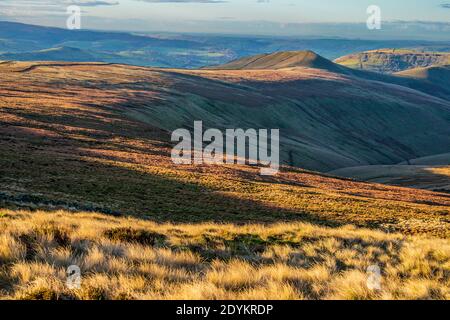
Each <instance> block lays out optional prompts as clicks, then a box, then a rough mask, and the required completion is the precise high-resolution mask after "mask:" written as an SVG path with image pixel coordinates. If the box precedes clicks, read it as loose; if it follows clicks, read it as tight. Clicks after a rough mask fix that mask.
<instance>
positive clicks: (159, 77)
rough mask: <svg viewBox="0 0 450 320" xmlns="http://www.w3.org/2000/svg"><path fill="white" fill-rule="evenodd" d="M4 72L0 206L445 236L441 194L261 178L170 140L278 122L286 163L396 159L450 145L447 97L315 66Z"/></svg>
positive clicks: (308, 176) (49, 66)
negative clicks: (199, 125) (183, 152)
mask: <svg viewBox="0 0 450 320" xmlns="http://www.w3.org/2000/svg"><path fill="white" fill-rule="evenodd" d="M0 71H1V72H0V77H1V81H0V93H1V95H0V147H1V148H2V154H1V157H0V184H1V192H0V206H3V207H8V208H13V209H15V208H47V209H50V210H54V209H55V208H62V209H69V210H81V211H86V210H87V211H97V212H102V213H107V214H113V215H130V214H131V215H136V216H140V217H147V218H150V219H153V220H157V221H178V222H179V221H184V222H193V221H196V222H205V221H213V222H224V221H228V222H258V223H261V222H279V221H285V222H289V221H306V222H309V223H313V224H319V225H327V226H339V225H343V224H349V223H350V224H354V225H357V226H364V227H371V228H382V229H383V230H395V231H401V232H404V233H405V234H415V233H426V234H432V235H436V236H440V237H446V236H447V233H448V231H449V230H450V229H449V228H448V221H447V220H446V215H445V214H443V213H444V212H447V213H446V214H448V207H449V206H450V200H449V198H448V197H447V196H445V195H443V194H439V193H433V192H428V191H420V190H412V189H403V188H395V187H388V186H382V185H373V184H368V183H358V182H353V181H348V180H342V179H335V178H329V177H326V176H323V175H321V174H317V173H311V172H307V171H303V170H300V169H295V168H292V167H285V168H283V172H282V173H280V174H279V175H277V176H274V177H261V176H260V175H259V170H258V168H255V167H249V166H232V165H231V166H230V165H228V166H225V165H223V166H174V165H173V163H172V162H171V160H170V150H171V146H172V145H173V144H172V143H170V142H169V132H168V131H169V130H171V129H174V128H179V127H190V126H192V122H193V120H198V119H201V120H204V123H205V127H216V128H225V127H230V126H231V127H243V128H248V127H253V128H261V127H263V128H271V127H274V128H280V129H281V135H282V137H283V140H282V145H281V146H282V151H283V155H284V156H285V160H286V162H287V163H289V162H292V163H293V164H295V165H298V166H300V165H304V166H305V167H308V166H309V167H317V168H319V167H321V168H336V167H340V166H344V165H346V164H347V163H360V162H367V163H370V162H375V163H376V162H377V161H379V162H382V161H396V160H397V159H400V160H402V159H404V158H411V157H409V154H416V153H417V154H424V155H425V154H431V153H436V152H434V151H435V150H441V149H447V148H448V145H449V142H450V141H449V140H448V139H449V137H450V134H449V132H448V130H449V128H450V126H449V125H448V121H450V120H449V119H450V116H449V115H448V113H449V111H448V109H449V108H448V104H447V103H446V102H444V101H442V100H439V99H433V98H432V97H430V96H426V95H423V94H420V93H418V92H415V91H412V90H409V89H408V90H405V89H402V88H398V87H395V86H390V85H383V84H380V83H377V82H374V83H372V82H367V83H366V82H358V81H356V80H355V79H351V78H348V77H342V76H340V75H337V74H331V73H328V72H325V71H323V70H317V69H297V70H290V71H289V70H280V71H267V70H253V71H239V72H236V71H223V72H217V71H206V70H202V71H186V70H163V69H148V68H138V67H130V66H122V65H106V64H93V63H89V64H83V63H12V62H9V63H3V64H0ZM68 74H69V75H70V78H68V77H67V75H68ZM205 88H207V89H205ZM374 92H375V93H376V92H382V94H380V95H376V96H373V93H374ZM80 93H82V94H80ZM369 93H370V94H369ZM404 114H409V117H404V116H403V115H404ZM369 120H370V121H369ZM399 122H400V123H401V125H398V123H399ZM431 127H432V128H433V131H432V132H433V133H430V128H431ZM430 141H431V142H432V143H430ZM397 162H398V161H397ZM193 199H195V201H193Z"/></svg>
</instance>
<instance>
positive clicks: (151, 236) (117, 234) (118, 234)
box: [104, 228, 166, 246]
mask: <svg viewBox="0 0 450 320" xmlns="http://www.w3.org/2000/svg"><path fill="white" fill-rule="evenodd" d="M104 235H105V237H106V238H108V239H110V240H114V241H121V242H129V243H139V244H142V245H149V246H154V245H156V244H160V243H162V242H164V241H165V240H166V236H165V235H163V234H159V233H156V232H150V231H147V230H142V229H132V228H116V229H111V230H106V231H105V232H104Z"/></svg>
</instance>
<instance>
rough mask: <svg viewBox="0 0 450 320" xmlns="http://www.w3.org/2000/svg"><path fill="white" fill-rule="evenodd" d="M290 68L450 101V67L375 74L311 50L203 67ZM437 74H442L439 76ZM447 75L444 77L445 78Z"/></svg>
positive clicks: (209, 68) (246, 58)
mask: <svg viewBox="0 0 450 320" xmlns="http://www.w3.org/2000/svg"><path fill="white" fill-rule="evenodd" d="M289 68H313V69H321V70H326V71H330V72H333V73H338V74H341V75H346V76H351V77H358V78H362V79H365V80H372V81H381V82H385V83H391V84H395V85H400V86H404V87H408V88H411V89H414V90H418V91H421V92H424V93H427V94H431V95H433V96H436V97H439V98H443V99H446V100H450V85H448V80H446V79H448V75H447V73H448V68H445V67H443V68H441V69H439V70H437V68H435V69H436V70H434V69H433V70H432V71H430V72H429V73H430V76H429V77H428V78H427V77H425V76H424V75H423V72H420V74H417V75H415V73H414V72H412V71H411V72H410V73H399V74H381V73H377V72H373V71H366V70H357V69H352V68H349V67H346V66H343V65H339V64H337V63H334V62H332V61H329V60H327V59H325V58H324V57H322V56H320V55H318V54H316V53H315V52H312V51H309V50H308V51H289V52H274V53H268V54H262V55H256V56H250V57H244V58H242V59H237V60H234V61H231V62H229V63H226V64H223V65H218V66H211V67H206V68H204V69H205V70H280V69H289ZM438 73H441V74H440V75H439V74H438ZM444 74H445V75H444Z"/></svg>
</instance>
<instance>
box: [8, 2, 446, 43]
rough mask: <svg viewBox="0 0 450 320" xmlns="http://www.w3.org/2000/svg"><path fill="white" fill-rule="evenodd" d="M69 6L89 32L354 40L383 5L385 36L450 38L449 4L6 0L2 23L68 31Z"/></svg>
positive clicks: (382, 15) (382, 32) (383, 32)
mask: <svg viewBox="0 0 450 320" xmlns="http://www.w3.org/2000/svg"><path fill="white" fill-rule="evenodd" d="M69 5H78V6H80V7H81V9H82V20H81V21H82V27H83V28H89V29H104V30H124V31H168V32H181V31H185V32H217V33H221V32H222V33H242V34H252V33H261V34H265V33H267V34H270V33H273V34H283V33H284V34H287V35H289V34H295V33H305V34H310V35H312V34H314V33H322V34H323V33H325V34H324V35H327V33H329V34H328V35H333V36H343V37H346V36H352V30H351V29H352V28H351V27H349V26H351V24H360V25H365V23H366V20H367V18H368V14H367V12H366V10H367V7H368V6H369V5H377V6H379V7H380V9H381V17H382V22H384V23H385V26H387V27H386V29H388V30H384V31H380V32H379V34H383V35H384V36H385V37H389V32H390V35H391V37H395V35H396V34H397V33H400V34H401V30H402V29H403V30H406V31H404V33H403V34H404V35H405V37H406V38H407V36H406V35H407V34H410V35H411V36H413V35H414V33H417V32H418V31H416V28H419V29H421V30H422V31H420V32H428V33H429V34H430V37H431V36H433V37H436V36H437V35H436V34H434V35H433V33H436V32H438V33H447V34H448V35H446V34H442V35H440V36H442V37H443V38H445V39H446V37H447V36H448V39H450V1H449V0H368V1H367V0H328V1H327V0H321V1H311V0H0V20H9V21H19V22H27V23H34V24H40V25H50V26H57V27H65V24H66V20H67V13H66V9H67V7H68V6H69ZM394 24H396V25H395V28H394V27H393V25H394ZM302 26H303V30H302V28H301V27H302ZM390 29H393V30H394V29H395V30H396V31H395V32H394V31H392V30H391V31H389V30H390ZM407 29H408V30H407ZM327 30H329V31H327ZM424 30H425V31H424ZM333 31H335V32H333ZM364 31H366V30H364ZM361 32H362V30H361ZM353 33H354V35H353V36H356V37H359V36H362V35H359V34H358V33H357V32H356V33H355V32H353ZM366 33H367V32H366ZM372 34H373V35H374V36H376V34H375V33H372ZM425 36H426V35H425Z"/></svg>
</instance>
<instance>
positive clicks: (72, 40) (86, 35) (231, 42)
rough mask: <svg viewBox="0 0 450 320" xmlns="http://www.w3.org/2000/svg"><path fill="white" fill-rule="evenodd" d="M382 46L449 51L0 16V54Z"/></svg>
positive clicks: (103, 58)
mask: <svg viewBox="0 0 450 320" xmlns="http://www.w3.org/2000/svg"><path fill="white" fill-rule="evenodd" d="M382 48H409V49H412V50H413V49H417V50H419V51H440V52H450V45H449V43H448V41H417V40H400V41H398V40H349V39H339V38H335V39H333V38H330V39H326V38H322V39H321V38H318V39H314V38H304V39H301V38H300V39H299V37H292V36H291V37H281V36H279V37H273V36H272V37H269V36H253V37H251V36H240V35H234V36H233V35H228V36H227V35H214V34H212V35H211V34H210V35H208V34H176V33H153V34H152V33H133V34H130V33H124V32H105V31H87V30H82V31H72V30H67V29H61V28H52V27H40V26H33V25H25V24H20V23H14V22H6V21H0V59H2V60H19V61H55V60H58V61H84V62H89V61H91V62H92V61H96V62H114V63H127V64H134V65H141V66H153V67H169V68H200V67H204V66H208V65H218V64H223V63H226V62H229V61H231V60H233V59H237V58H242V57H245V56H251V55H256V54H261V53H270V52H276V51H292V50H312V51H314V52H316V53H317V54H320V55H322V56H324V57H325V58H327V59H330V60H334V59H336V58H339V57H342V56H345V55H348V54H352V53H358V52H362V51H368V50H376V49H382Z"/></svg>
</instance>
